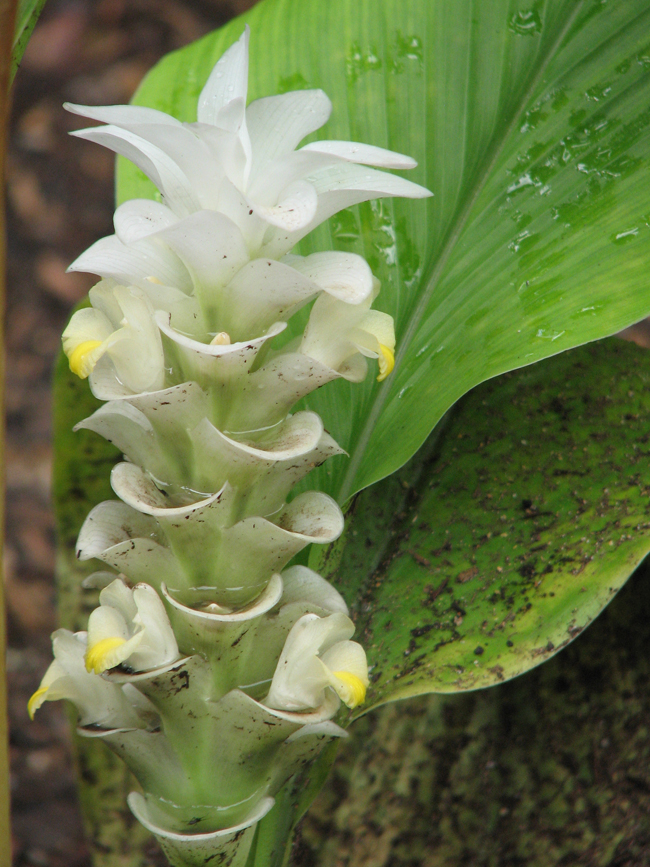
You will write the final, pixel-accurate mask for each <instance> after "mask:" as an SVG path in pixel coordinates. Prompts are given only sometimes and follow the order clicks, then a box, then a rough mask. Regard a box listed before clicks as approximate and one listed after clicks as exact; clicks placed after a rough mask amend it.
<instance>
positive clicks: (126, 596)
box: [99, 578, 138, 638]
mask: <svg viewBox="0 0 650 867" xmlns="http://www.w3.org/2000/svg"><path fill="white" fill-rule="evenodd" d="M99 604H100V606H102V605H103V606H109V607H111V608H115V609H116V610H117V611H119V612H120V614H121V616H122V619H123V620H124V623H125V624H130V623H132V621H133V618H134V617H135V615H136V614H137V612H138V609H137V607H136V604H135V602H134V601H133V590H131V588H130V587H127V585H126V584H125V583H124V581H122V579H121V578H118V579H116V580H115V581H112V582H111V583H110V584H109V585H108V587H105V588H104V589H103V590H102V592H101V593H100V594H99ZM115 634H117V633H115ZM125 638H128V635H125Z"/></svg>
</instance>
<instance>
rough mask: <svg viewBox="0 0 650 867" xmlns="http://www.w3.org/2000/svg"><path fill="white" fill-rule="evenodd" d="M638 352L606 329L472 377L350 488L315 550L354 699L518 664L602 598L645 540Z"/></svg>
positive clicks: (393, 694)
mask: <svg viewBox="0 0 650 867" xmlns="http://www.w3.org/2000/svg"><path fill="white" fill-rule="evenodd" d="M648 361H649V356H648V352H647V351H646V350H642V349H639V347H637V346H635V345H633V344H629V343H624V342H623V341H619V340H609V341H605V342H603V343H598V344H594V345H593V346H589V347H584V348H580V349H576V350H573V351H572V352H570V353H567V354H565V355H562V356H560V357H557V358H553V359H549V360H548V361H545V362H543V363H542V364H540V365H538V366H536V367H532V368H529V369H528V370H524V371H520V372H517V373H511V374H507V375H506V376H503V377H501V378H499V379H497V380H495V381H493V382H489V383H485V384H484V385H481V386H479V387H478V388H477V389H475V390H474V391H473V392H472V393H471V394H470V395H468V397H467V398H466V399H465V400H464V401H463V402H462V403H461V404H459V406H458V407H457V409H456V410H455V411H454V413H453V414H452V416H451V418H450V419H449V421H448V423H447V424H446V426H445V427H444V430H443V431H442V432H441V433H440V434H439V436H438V438H437V439H436V441H434V442H431V444H430V445H429V446H427V448H426V449H423V451H422V452H421V453H420V455H418V457H417V458H416V459H415V460H414V461H413V462H411V463H410V464H408V465H407V466H406V467H405V468H404V469H403V470H402V471H401V472H400V473H399V474H397V475H395V476H393V477H391V478H390V479H388V480H386V481H384V482H381V483H380V484H379V485H376V486H374V487H373V488H372V489H371V490H369V491H367V492H364V493H361V494H360V495H359V498H358V499H357V501H356V503H355V504H354V506H353V509H352V511H351V513H350V514H349V516H348V521H347V529H346V534H345V535H344V537H343V538H342V539H341V541H340V542H339V543H337V544H336V545H335V546H332V547H331V548H330V549H329V551H328V552H326V553H325V555H324V556H323V557H322V558H321V562H318V563H315V564H314V565H315V567H316V568H319V571H320V572H321V574H323V575H325V576H326V577H328V578H330V580H335V581H336V583H337V585H338V587H339V588H340V589H341V590H342V592H343V593H344V595H346V597H347V598H348V599H349V600H356V602H355V603H354V604H355V606H356V611H357V635H358V636H360V638H359V640H360V641H363V643H364V646H365V647H366V650H367V653H368V662H369V663H370V666H371V686H370V688H369V690H368V702H367V704H366V705H365V706H364V708H363V711H366V710H368V709H370V708H371V707H374V706H377V705H379V704H383V703H385V702H387V701H392V700H395V699H398V698H405V697H407V696H411V695H418V694H421V693H425V692H461V691H465V690H472V689H479V688H482V687H486V686H492V685H494V684H498V683H502V682H503V681H505V680H509V679H510V678H513V677H516V676H517V675H519V674H522V673H523V672H525V671H527V670H529V669H531V668H533V667H535V666H536V665H539V664H540V663H541V662H544V661H545V660H546V659H548V658H549V657H550V656H552V655H553V654H555V653H557V652H558V651H559V650H561V649H562V648H563V647H564V646H566V644H568V643H569V642H570V641H572V640H573V639H574V638H575V637H576V636H577V635H579V634H580V632H582V630H583V629H584V628H585V627H587V626H588V625H589V624H590V623H591V622H592V620H593V619H594V618H595V617H597V615H598V614H599V613H600V612H601V610H602V609H603V608H604V607H605V606H606V605H607V604H608V602H609V601H610V600H611V599H612V598H613V596H614V594H615V593H616V592H617V591H618V590H619V589H620V587H621V586H622V585H623V584H624V583H625V581H626V580H627V578H628V577H629V576H630V575H631V574H632V572H633V571H634V569H635V568H636V566H637V565H638V564H639V563H640V562H641V560H642V559H643V558H644V557H645V555H646V554H647V553H648V551H650V506H649V505H648V493H649V489H648V480H649V479H650V461H649V451H648V440H649V437H648V423H647V420H648V415H649V413H650V367H649V365H648ZM427 453H428V454H427ZM313 559H318V558H317V557H313Z"/></svg>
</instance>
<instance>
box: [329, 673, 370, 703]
mask: <svg viewBox="0 0 650 867" xmlns="http://www.w3.org/2000/svg"><path fill="white" fill-rule="evenodd" d="M332 677H335V678H336V679H337V680H339V681H341V683H340V684H337V686H338V688H337V689H336V691H337V692H338V694H339V696H340V697H341V699H342V700H343V701H344V702H345V704H347V706H348V707H349V708H355V707H358V705H360V704H363V702H364V701H365V700H366V684H365V683H364V682H363V681H362V680H361V678H360V677H357V675H356V674H352V672H350V671H333V672H332Z"/></svg>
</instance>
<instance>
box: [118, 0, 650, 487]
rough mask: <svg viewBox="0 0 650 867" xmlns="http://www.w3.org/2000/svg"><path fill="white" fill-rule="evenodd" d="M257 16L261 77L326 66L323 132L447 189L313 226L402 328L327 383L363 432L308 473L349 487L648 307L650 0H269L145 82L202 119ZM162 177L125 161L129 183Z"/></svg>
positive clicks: (140, 97) (269, 83)
mask: <svg viewBox="0 0 650 867" xmlns="http://www.w3.org/2000/svg"><path fill="white" fill-rule="evenodd" d="M244 22H248V23H249V24H250V25H251V32H252V36H251V74H250V90H249V99H256V98H258V97H261V96H267V95H269V94H272V93H277V92H283V91H287V90H292V89H301V88H313V87H322V88H323V89H324V90H325V92H326V93H327V94H328V95H329V96H330V98H331V99H332V102H333V106H334V109H333V113H332V117H331V119H330V121H329V122H328V124H327V125H326V126H325V127H324V128H323V129H322V130H319V131H318V132H317V133H315V135H314V138H318V139H323V138H331V139H343V140H353V141H364V142H369V143H372V144H374V145H378V146H381V147H388V148H390V149H393V150H397V151H400V152H402V153H407V154H410V155H412V156H414V157H415V158H416V159H417V160H418V162H419V166H418V168H417V169H415V170H413V171H412V172H407V173H406V174H407V175H408V177H409V178H411V179H412V180H414V181H416V182H419V183H422V184H424V185H425V186H427V187H428V188H429V189H430V190H432V192H433V193H434V195H433V198H431V199H428V200H427V201H426V202H425V201H422V200H416V201H410V200H390V199H385V200H382V201H380V202H374V203H371V204H366V205H363V206H360V207H358V208H352V209H350V210H347V211H344V212H343V213H341V214H340V215H338V216H337V217H336V218H333V219H332V220H331V221H330V222H329V224H327V225H325V226H323V227H322V228H320V229H318V230H317V231H315V232H314V233H312V235H311V236H310V237H309V238H308V239H306V241H305V242H304V243H303V244H302V246H301V250H302V251H303V252H313V251H314V250H326V249H332V248H335V249H341V250H349V251H352V252H356V253H360V254H362V255H363V256H365V257H366V258H367V259H368V261H369V262H370V264H371V266H372V268H373V270H374V272H375V273H376V274H377V276H378V277H379V279H380V280H381V283H382V291H381V294H380V296H379V298H378V299H377V306H378V308H379V309H381V310H384V311H386V312H388V313H390V314H392V315H393V316H394V317H395V322H396V333H397V347H398V351H397V357H396V367H395V370H394V372H393V374H392V375H391V376H390V377H389V378H388V379H387V380H386V381H385V382H384V383H381V384H379V383H377V382H375V380H374V377H372V376H369V377H368V378H367V381H366V382H365V383H364V384H363V385H362V386H352V385H350V384H349V383H346V382H338V383H335V384H333V385H332V386H330V387H328V388H326V389H321V390H320V391H319V392H317V393H315V394H314V395H312V396H310V398H309V401H308V403H309V407H310V408H311V409H314V410H316V411H317V412H318V413H319V414H320V415H321V416H322V417H323V419H324V420H325V424H326V426H327V427H328V429H329V430H330V431H331V433H332V435H333V436H334V437H335V438H336V439H337V440H338V441H339V442H340V443H341V445H342V446H343V447H344V448H345V449H346V450H347V451H348V453H349V454H350V458H349V459H345V458H342V457H341V458H337V459H336V460H334V461H332V462H329V463H328V464H327V465H326V466H325V467H323V468H321V469H319V470H317V471H316V472H315V473H314V475H313V476H311V477H310V479H309V485H310V486H313V487H318V488H320V489H322V490H326V491H327V492H328V493H330V494H332V495H333V496H334V497H336V498H337V499H338V500H339V502H341V503H344V502H346V501H347V500H348V498H349V497H350V496H351V495H353V494H354V493H355V492H356V491H358V490H360V489H362V488H363V487H365V486H366V485H369V484H371V483H372V482H375V481H377V480H379V479H381V478H383V477H385V476H387V475H388V474H389V473H391V472H394V471H395V470H396V469H398V468H399V467H400V466H402V465H403V464H404V463H405V461H406V460H408V459H409V458H410V457H411V456H412V455H413V454H414V452H415V451H416V450H417V449H418V448H419V447H420V446H421V445H422V443H423V442H424V441H425V439H426V438H427V436H428V435H429V433H430V432H431V430H432V429H433V427H434V425H435V424H436V423H437V422H438V421H439V420H440V418H441V417H442V416H443V415H444V413H445V412H446V411H447V410H448V409H449V407H450V406H452V405H453V404H454V403H455V402H456V401H457V400H458V399H459V398H460V397H461V396H462V395H463V394H465V393H467V392H468V391H469V390H470V389H471V388H473V387H474V386H475V385H477V384H478V383H479V382H482V381H485V380H487V379H489V378H490V377H493V376H496V375H499V374H501V373H503V372H505V371H507V370H513V369H516V368H519V367H522V366H524V365H527V364H531V363H533V362H535V361H538V360H540V359H542V358H547V357H549V356H551V355H554V354H556V353H559V352H562V351H563V350H566V349H570V348H572V347H575V346H578V345H581V344H584V343H587V342H589V341H591V340H597V339H600V338H603V337H605V336H608V335H610V334H613V333H615V332H616V331H619V330H620V329H622V328H624V327H626V326H629V325H631V324H632V323H633V322H635V321H638V320H640V319H642V318H643V317H644V316H646V315H647V314H648V313H649V312H650V296H649V295H648V291H647V267H646V264H645V263H646V261H647V258H648V255H649V254H650V229H649V228H648V225H649V219H648V214H650V205H649V201H650V200H649V196H648V185H647V183H646V179H647V172H648V156H649V155H650V111H649V110H648V105H649V104H650V62H649V61H648V36H647V34H648V28H649V27H650V0H626V2H625V3H603V2H601V0H544V2H539V3H530V2H519V0H492V2H489V3H478V4H477V3H473V2H471V0H458V2H455V3H449V2H447V0H411V2H408V3H404V2H403V0H383V2H381V3H377V2H376V0H366V2H361V0H357V2H354V3H350V2H348V0H327V2H322V0H264V2H262V3H260V4H259V5H257V6H256V7H255V8H254V9H252V10H251V12H250V13H248V14H247V15H246V16H244V17H243V18H240V19H238V20H236V21H233V22H231V23H230V24H228V25H227V26H226V27H225V28H223V29H222V30H220V31H218V32H217V33H213V34H210V35H209V36H208V37H206V38H205V39H203V40H200V41H199V42H197V43H195V44H194V45H191V46H188V47H187V48H185V49H183V50H181V51H180V52H176V53H174V54H172V55H170V56H169V57H167V58H165V59H164V60H163V61H162V62H161V63H160V64H159V65H158V66H157V67H156V68H155V69H154V70H152V72H151V73H150V74H149V75H148V76H147V78H146V79H145V82H144V83H143V85H142V87H141V88H140V90H139V91H138V93H137V94H136V98H135V100H136V102H138V103H139V104H146V105H151V106H154V107H156V108H159V109H162V110H164V111H167V112H170V113H171V114H174V115H175V116H177V117H179V118H181V119H182V120H186V121H193V120H195V118H196V100H197V97H198V94H199V91H200V89H201V86H202V84H203V83H204V82H205V80H206V79H207V77H208V74H209V72H210V70H211V68H212V65H213V64H214V62H215V61H216V60H217V58H218V57H219V56H220V55H221V53H222V52H223V51H224V50H225V49H226V48H227V47H229V46H230V44H232V42H234V41H235V39H237V38H238V37H239V36H240V34H241V32H242V29H243V25H244ZM152 195H154V190H153V187H152V185H151V184H150V183H148V182H146V180H145V179H144V177H143V175H141V173H139V172H138V171H137V170H135V169H133V168H131V167H129V166H128V165H127V164H126V163H122V164H121V168H120V171H119V173H118V197H119V199H120V200H124V199H125V198H134V197H142V196H144V197H150V196H152ZM298 324H299V323H298Z"/></svg>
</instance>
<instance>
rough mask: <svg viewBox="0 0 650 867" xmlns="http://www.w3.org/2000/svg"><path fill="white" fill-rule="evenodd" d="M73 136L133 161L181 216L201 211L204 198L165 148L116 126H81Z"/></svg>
mask: <svg viewBox="0 0 650 867" xmlns="http://www.w3.org/2000/svg"><path fill="white" fill-rule="evenodd" d="M72 135H74V136H77V138H83V139H86V140H87V141H94V142H97V144H101V145H104V146H105V147H108V148H110V149H111V150H113V151H115V152H116V153H118V154H121V155H122V156H124V157H126V158H127V159H128V160H130V161H131V162H132V163H134V165H136V166H137V167H138V168H139V169H140V170H141V171H143V172H144V173H145V175H146V176H147V177H148V178H149V179H150V180H151V181H152V182H153V183H154V184H155V185H156V186H157V187H158V189H159V190H160V192H161V193H162V194H163V196H164V198H165V202H166V203H167V204H168V205H169V207H170V208H171V209H172V210H173V211H174V213H176V214H177V215H178V216H179V217H184V216H186V215H187V214H191V213H193V212H194V211H198V210H200V208H201V201H200V199H199V196H198V195H197V193H196V192H195V191H194V189H193V188H192V184H191V183H190V181H189V179H188V177H187V175H186V174H185V173H184V172H183V171H182V170H181V169H180V168H179V167H178V165H177V164H176V163H175V162H174V160H173V159H172V158H171V157H169V156H168V155H167V154H166V153H165V151H163V150H162V149H161V148H159V147H157V146H156V145H154V144H151V142H148V141H146V139H144V138H141V137H140V136H138V135H135V134H133V133H131V132H128V131H127V130H123V129H120V128H119V127H117V126H103V127H93V128H91V129H82V130H78V131H75V132H73V133H72Z"/></svg>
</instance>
